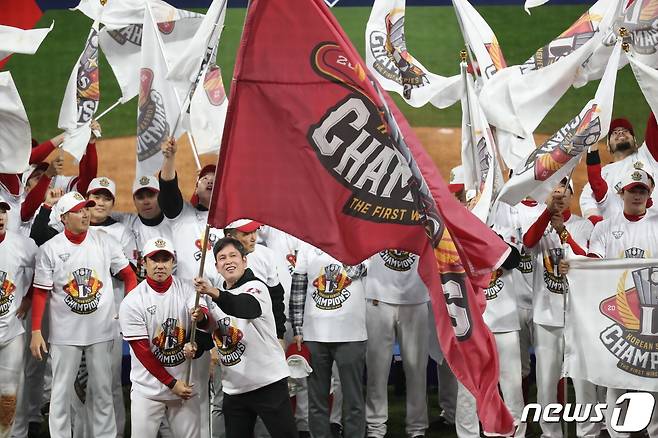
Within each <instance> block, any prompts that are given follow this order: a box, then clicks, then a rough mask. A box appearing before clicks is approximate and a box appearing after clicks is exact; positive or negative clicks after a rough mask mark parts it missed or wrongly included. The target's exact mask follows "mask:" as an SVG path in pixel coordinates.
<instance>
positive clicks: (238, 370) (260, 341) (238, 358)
mask: <svg viewBox="0 0 658 438" xmlns="http://www.w3.org/2000/svg"><path fill="white" fill-rule="evenodd" d="M220 293H222V294H233V295H238V294H242V293H247V294H250V295H252V296H253V297H254V298H256V299H257V300H258V303H259V304H260V308H261V315H260V316H259V317H258V318H255V319H243V318H236V317H235V316H230V315H227V314H226V313H224V312H223V311H222V309H221V308H219V306H214V307H212V308H211V309H210V312H211V314H212V316H213V318H214V319H215V320H216V321H217V328H216V329H215V330H213V333H212V336H213V340H214V341H215V344H216V345H217V347H218V350H219V359H220V364H221V366H222V387H223V390H224V392H226V393H227V394H231V395H233V394H243V393H245V392H249V391H253V390H256V389H258V388H262V387H263V386H266V385H269V384H271V383H274V382H278V381H279V380H281V379H284V378H286V377H288V376H289V375H290V372H289V370H288V364H287V363H286V358H285V355H284V353H283V350H282V349H281V345H280V344H279V342H278V340H277V339H276V327H275V323H274V314H273V313H272V301H271V300H270V294H269V292H268V290H267V286H266V285H265V284H263V282H262V281H260V280H250V281H247V282H245V283H244V284H241V285H240V286H238V287H236V288H235V289H231V290H228V291H227V290H222V291H221V292H220Z"/></svg>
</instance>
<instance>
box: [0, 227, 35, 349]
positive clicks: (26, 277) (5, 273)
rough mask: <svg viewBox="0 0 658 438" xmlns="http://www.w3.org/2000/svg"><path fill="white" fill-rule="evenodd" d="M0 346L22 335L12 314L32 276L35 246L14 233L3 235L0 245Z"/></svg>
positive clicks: (25, 238)
mask: <svg viewBox="0 0 658 438" xmlns="http://www.w3.org/2000/svg"><path fill="white" fill-rule="evenodd" d="M0 254H2V255H1V256H0V344H4V343H5V342H7V341H9V340H10V339H13V338H14V337H16V336H18V335H20V334H22V333H24V332H25V330H24V329H23V324H22V322H21V321H20V320H19V319H18V318H17V317H16V310H18V307H19V306H20V305H21V301H23V297H24V296H25V294H26V293H27V290H28V289H29V287H30V285H31V282H32V275H33V274H34V262H35V257H36V255H37V245H36V244H35V243H34V241H33V240H32V239H28V238H27V237H24V236H22V235H20V234H18V233H16V232H13V231H7V232H5V238H4V239H3V240H2V242H0Z"/></svg>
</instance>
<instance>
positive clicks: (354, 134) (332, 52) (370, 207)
mask: <svg viewBox="0 0 658 438" xmlns="http://www.w3.org/2000/svg"><path fill="white" fill-rule="evenodd" d="M311 63H312V67H313V69H314V70H315V71H316V72H317V73H318V75H320V76H321V77H322V78H324V79H327V80H329V81H330V82H334V83H337V84H339V85H341V86H343V87H345V88H347V89H349V90H351V91H353V93H351V94H349V95H348V96H346V97H345V98H343V99H342V100H341V101H340V102H337V103H336V105H335V106H333V107H331V108H328V109H327V111H326V112H325V114H324V115H323V116H322V118H321V119H320V120H318V122H317V123H316V124H313V125H311V126H310V127H309V130H308V132H307V139H308V141H309V144H310V145H311V146H312V148H313V149H314V150H315V153H316V155H317V157H318V160H319V161H320V163H321V164H322V165H323V167H324V168H325V169H326V171H327V172H329V173H330V174H331V175H332V177H333V178H335V179H336V181H338V182H339V183H340V184H342V185H343V186H344V187H346V188H348V189H349V190H351V191H352V196H350V197H348V199H347V201H346V203H345V204H344V205H343V213H344V214H347V215H350V216H355V217H359V218H361V219H365V220H369V221H373V222H385V223H396V224H408V225H413V224H419V223H421V215H420V213H419V212H418V209H417V207H416V203H415V202H414V199H413V196H412V185H410V184H409V181H410V179H412V171H411V169H410V168H409V166H408V164H407V161H406V159H405V158H404V157H403V156H402V154H401V153H400V152H399V151H398V150H397V149H396V148H395V146H394V144H393V140H392V139H391V137H390V135H388V134H387V127H386V125H385V124H384V123H383V119H382V116H381V112H380V110H379V109H378V108H377V107H376V106H375V104H374V103H373V102H372V101H371V100H370V99H369V98H368V97H367V96H366V95H364V94H363V93H362V92H361V84H362V83H363V81H365V80H368V78H367V76H366V73H365V71H364V70H363V67H362V66H361V65H360V64H356V65H353V64H351V62H350V61H349V60H348V59H347V58H346V57H345V53H344V52H343V51H342V50H341V49H340V47H339V46H338V45H336V44H334V43H321V44H319V45H318V46H316V47H315V49H314V50H313V53H312V55H311Z"/></svg>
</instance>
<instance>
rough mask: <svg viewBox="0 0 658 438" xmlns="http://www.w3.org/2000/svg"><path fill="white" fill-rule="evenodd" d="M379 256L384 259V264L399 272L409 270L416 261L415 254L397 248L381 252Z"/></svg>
mask: <svg viewBox="0 0 658 438" xmlns="http://www.w3.org/2000/svg"><path fill="white" fill-rule="evenodd" d="M379 257H381V258H382V260H383V261H384V266H386V267H387V268H388V269H392V270H394V271H398V272H406V271H408V270H409V269H411V267H412V266H413V264H414V262H415V261H416V255H415V254H411V253H409V252H407V251H398V250H396V249H389V250H386V251H382V252H380V253H379Z"/></svg>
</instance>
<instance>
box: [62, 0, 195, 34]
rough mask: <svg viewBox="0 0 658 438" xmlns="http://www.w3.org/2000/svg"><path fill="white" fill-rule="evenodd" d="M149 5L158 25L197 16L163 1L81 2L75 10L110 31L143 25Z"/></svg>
mask: <svg viewBox="0 0 658 438" xmlns="http://www.w3.org/2000/svg"><path fill="white" fill-rule="evenodd" d="M147 3H148V5H149V6H150V8H151V11H153V16H154V17H155V20H156V21H157V22H158V23H160V22H164V21H177V20H180V19H181V18H184V17H186V16H188V15H189V14H193V15H197V14H195V13H193V12H188V11H185V10H183V9H176V8H175V7H173V6H172V5H170V4H169V3H167V2H165V1H163V0H109V1H107V0H105V1H103V0H81V1H80V3H79V4H78V6H76V7H75V8H73V10H78V11H80V12H82V13H83V14H85V15H86V16H87V17H89V18H91V19H92V20H94V21H98V22H100V23H102V24H103V25H105V26H107V27H108V29H120V28H123V27H126V26H130V25H131V24H142V23H143V22H144V15H145V14H146V5H147Z"/></svg>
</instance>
